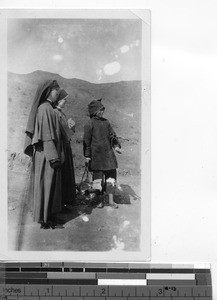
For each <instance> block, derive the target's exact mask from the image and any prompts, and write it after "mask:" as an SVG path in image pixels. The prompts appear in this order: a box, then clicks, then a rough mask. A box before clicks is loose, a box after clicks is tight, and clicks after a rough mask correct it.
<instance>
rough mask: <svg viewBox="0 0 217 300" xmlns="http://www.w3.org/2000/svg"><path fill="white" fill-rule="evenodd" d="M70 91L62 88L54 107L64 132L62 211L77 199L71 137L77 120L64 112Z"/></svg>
mask: <svg viewBox="0 0 217 300" xmlns="http://www.w3.org/2000/svg"><path fill="white" fill-rule="evenodd" d="M67 98H68V93H67V92H66V91H65V90H64V89H60V90H59V92H58V96H57V102H56V105H55V108H54V111H55V113H56V114H57V116H58V119H59V122H60V129H61V132H62V137H63V138H62V148H63V152H64V156H65V159H64V163H63V165H62V167H61V175H62V211H63V212H64V211H67V210H68V208H67V205H74V204H75V200H76V184H75V173H74V163H73V157H72V149H71V143H70V142H71V139H72V136H73V134H74V133H75V122H74V121H73V120H72V118H69V119H67V117H66V115H65V114H64V112H63V109H64V107H65V104H66V101H67Z"/></svg>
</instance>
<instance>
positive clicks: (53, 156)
mask: <svg viewBox="0 0 217 300" xmlns="http://www.w3.org/2000/svg"><path fill="white" fill-rule="evenodd" d="M43 145H44V154H45V157H46V159H47V160H48V161H51V160H58V159H59V156H58V153H57V149H56V146H55V144H54V142H53V141H46V142H44V143H43Z"/></svg>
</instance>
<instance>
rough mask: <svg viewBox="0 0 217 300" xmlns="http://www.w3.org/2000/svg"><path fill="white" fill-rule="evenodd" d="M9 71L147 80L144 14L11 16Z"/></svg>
mask: <svg viewBox="0 0 217 300" xmlns="http://www.w3.org/2000/svg"><path fill="white" fill-rule="evenodd" d="M7 41H8V43H7V46H8V47H7V49H8V50H7V51H8V58H7V59H8V60H7V63H8V71H9V72H13V73H17V74H27V73H31V72H33V71H36V70H42V71H48V72H52V73H58V74H59V75H61V76H63V77H65V78H78V79H82V80H87V81H89V82H93V83H104V82H117V81H122V80H141V44H142V21H141V20H140V19H139V18H138V19H8V35H7Z"/></svg>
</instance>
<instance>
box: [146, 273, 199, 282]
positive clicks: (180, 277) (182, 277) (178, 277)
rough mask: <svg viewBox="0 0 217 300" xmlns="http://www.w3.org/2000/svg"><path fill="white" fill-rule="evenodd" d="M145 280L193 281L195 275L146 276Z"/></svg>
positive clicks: (157, 274)
mask: <svg viewBox="0 0 217 300" xmlns="http://www.w3.org/2000/svg"><path fill="white" fill-rule="evenodd" d="M146 279H156V280H161V279H162V280H195V274H165V273H164V274H159V273H156V274H155V273H153V274H146Z"/></svg>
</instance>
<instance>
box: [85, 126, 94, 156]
mask: <svg viewBox="0 0 217 300" xmlns="http://www.w3.org/2000/svg"><path fill="white" fill-rule="evenodd" d="M91 140H92V126H91V123H90V122H88V123H87V124H86V125H85V126H84V137H83V154H84V156H85V157H90V158H91Z"/></svg>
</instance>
